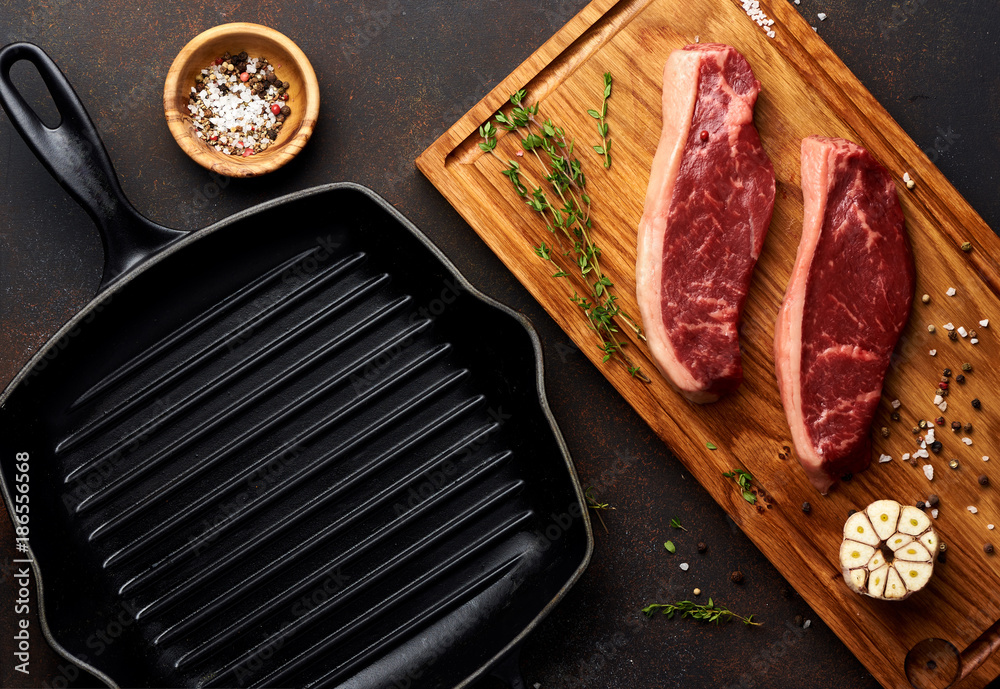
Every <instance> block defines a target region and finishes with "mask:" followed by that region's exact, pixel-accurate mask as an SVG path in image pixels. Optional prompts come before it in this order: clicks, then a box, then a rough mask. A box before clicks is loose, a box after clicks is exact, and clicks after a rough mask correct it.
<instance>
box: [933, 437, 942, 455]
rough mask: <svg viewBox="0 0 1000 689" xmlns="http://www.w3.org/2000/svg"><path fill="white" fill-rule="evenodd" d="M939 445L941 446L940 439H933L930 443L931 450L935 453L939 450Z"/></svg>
mask: <svg viewBox="0 0 1000 689" xmlns="http://www.w3.org/2000/svg"><path fill="white" fill-rule="evenodd" d="M941 447H942V446H941V441H940V440H935V441H934V442H933V443H931V452H933V453H934V454H937V453H939V452H941Z"/></svg>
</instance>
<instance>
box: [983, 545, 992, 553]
mask: <svg viewBox="0 0 1000 689" xmlns="http://www.w3.org/2000/svg"><path fill="white" fill-rule="evenodd" d="M983 552H984V553H986V554H987V555H989V554H990V553H992V552H993V544H992V543H987V544H986V545H984V546H983Z"/></svg>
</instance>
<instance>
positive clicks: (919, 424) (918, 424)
mask: <svg viewBox="0 0 1000 689" xmlns="http://www.w3.org/2000/svg"><path fill="white" fill-rule="evenodd" d="M917 426H919V427H920V428H927V422H926V421H924V420H923V419H920V421H918V422H917Z"/></svg>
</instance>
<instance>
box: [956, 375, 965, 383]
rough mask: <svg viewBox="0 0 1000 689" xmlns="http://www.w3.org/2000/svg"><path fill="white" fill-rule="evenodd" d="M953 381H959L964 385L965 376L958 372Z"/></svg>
mask: <svg viewBox="0 0 1000 689" xmlns="http://www.w3.org/2000/svg"><path fill="white" fill-rule="evenodd" d="M955 382H956V383H961V384H963V385H964V384H965V376H964V375H962V374H961V373H959V374H958V375H957V376H955Z"/></svg>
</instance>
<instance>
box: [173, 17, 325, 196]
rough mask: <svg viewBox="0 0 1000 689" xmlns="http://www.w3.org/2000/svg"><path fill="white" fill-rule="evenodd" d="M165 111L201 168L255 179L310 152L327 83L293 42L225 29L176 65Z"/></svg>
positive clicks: (245, 28) (269, 32)
mask: <svg viewBox="0 0 1000 689" xmlns="http://www.w3.org/2000/svg"><path fill="white" fill-rule="evenodd" d="M163 105H164V111H165V114H166V118H167V125H168V127H169V128H170V132H171V134H173V136H174V139H175V140H176V141H177V143H178V145H180V147H181V148H182V149H183V150H184V152H185V153H187V154H188V155H189V156H190V157H191V158H192V159H193V160H194V161H195V162H197V163H198V164H199V165H202V166H203V167H205V168H207V169H209V170H212V171H214V172H217V173H219V174H222V175H226V176H229V177H254V176H257V175H261V174H264V173H267V172H271V171H272V170H276V169H277V168H279V167H281V166H282V165H284V164H286V163H287V162H288V161H289V160H291V159H292V158H294V157H295V155H296V154H297V153H298V152H299V151H300V150H301V149H302V147H303V146H305V144H306V142H307V141H308V140H309V137H310V135H311V134H312V130H313V127H314V126H315V123H316V118H317V116H318V114H319V84H318V82H317V80H316V74H315V72H314V71H313V69H312V66H311V65H310V64H309V60H308V59H307V58H306V56H305V54H304V53H303V52H302V51H301V50H300V49H299V48H298V46H296V45H295V43H293V42H292V41H291V40H290V39H289V38H288V37H286V36H284V35H283V34H281V33H279V32H277V31H275V30H273V29H270V28H268V27H265V26H260V25H259V24H247V23H236V24H223V25H222V26H216V27H214V28H212V29H209V30H207V31H205V32H203V33H201V34H199V35H198V36H196V37H195V38H194V39H192V40H191V41H190V42H189V43H188V44H187V45H186V46H184V48H183V49H182V50H181V52H180V53H179V54H178V55H177V57H176V58H175V59H174V62H173V64H172V65H171V67H170V70H169V72H168V74H167V79H166V83H165V84H164V90H163Z"/></svg>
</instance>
